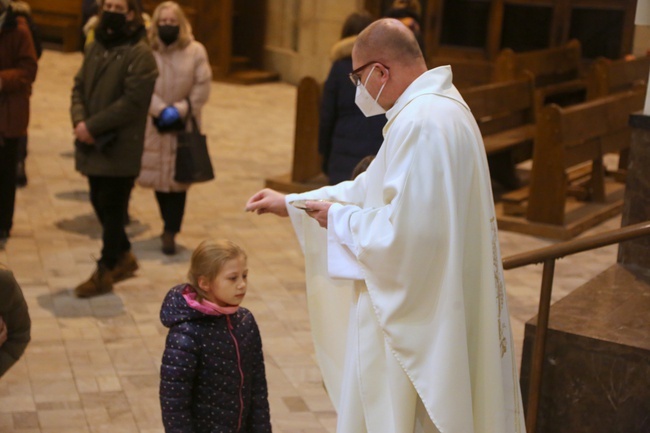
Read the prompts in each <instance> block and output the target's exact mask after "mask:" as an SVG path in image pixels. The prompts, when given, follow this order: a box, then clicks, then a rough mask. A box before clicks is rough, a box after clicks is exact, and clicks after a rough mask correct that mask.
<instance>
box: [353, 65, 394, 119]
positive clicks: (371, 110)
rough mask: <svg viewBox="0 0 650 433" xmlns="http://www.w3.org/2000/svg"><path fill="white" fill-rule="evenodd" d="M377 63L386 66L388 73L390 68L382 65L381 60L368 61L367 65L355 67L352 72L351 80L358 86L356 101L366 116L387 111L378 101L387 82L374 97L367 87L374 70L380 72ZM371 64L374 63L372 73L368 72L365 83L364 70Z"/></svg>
mask: <svg viewBox="0 0 650 433" xmlns="http://www.w3.org/2000/svg"><path fill="white" fill-rule="evenodd" d="M377 64H379V65H381V66H382V67H384V68H385V69H386V72H385V73H388V70H389V68H388V67H387V66H384V65H382V64H381V63H379V62H369V63H366V64H365V65H363V66H361V67H359V68H357V69H355V70H354V71H352V72H351V73H350V80H351V81H352V83H353V84H354V85H355V86H356V88H357V91H356V95H355V98H354V102H355V103H356V104H357V106H358V107H359V109H360V110H361V112H362V113H363V114H364V116H366V117H371V116H377V115H379V114H384V113H385V112H386V110H384V108H383V107H382V106H381V105H379V102H377V101H378V100H379V97H380V96H381V92H383V90H384V87H385V86H386V82H384V83H383V84H382V86H381V88H380V89H379V92H378V93H377V97H375V98H373V97H372V95H371V94H370V92H368V88H367V87H366V86H367V84H368V81H369V80H370V77H372V74H373V72H375V70H377V71H378V72H379V70H378V69H377ZM370 65H372V68H371V69H370V73H368V76H367V77H366V80H365V81H364V82H363V83H361V77H362V75H363V70H364V69H366V68H367V67H368V66H370Z"/></svg>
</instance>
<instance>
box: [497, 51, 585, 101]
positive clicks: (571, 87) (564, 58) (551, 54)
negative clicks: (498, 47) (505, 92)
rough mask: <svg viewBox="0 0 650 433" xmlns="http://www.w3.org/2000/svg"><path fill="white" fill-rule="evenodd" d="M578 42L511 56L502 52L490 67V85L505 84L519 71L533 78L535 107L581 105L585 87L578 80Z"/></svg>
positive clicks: (579, 57)
mask: <svg viewBox="0 0 650 433" xmlns="http://www.w3.org/2000/svg"><path fill="white" fill-rule="evenodd" d="M581 69H582V60H581V47H580V42H579V41H577V40H572V41H570V42H568V43H567V44H566V45H564V46H562V47H556V48H547V49H543V50H535V51H528V52H523V53H515V52H514V51H512V50H511V49H509V48H506V49H503V50H502V51H501V52H500V53H499V55H498V56H497V58H496V60H495V64H494V75H493V81H496V82H499V81H509V80H512V79H514V78H515V77H516V76H518V74H520V73H521V72H522V71H529V72H530V73H532V74H533V76H534V77H535V78H534V79H535V88H536V89H537V105H538V107H539V108H540V109H541V107H542V106H543V105H545V104H548V103H557V104H559V105H561V106H566V105H571V104H574V103H579V102H584V100H585V88H586V84H585V81H584V79H583V77H582V72H581Z"/></svg>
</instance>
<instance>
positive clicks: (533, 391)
mask: <svg viewBox="0 0 650 433" xmlns="http://www.w3.org/2000/svg"><path fill="white" fill-rule="evenodd" d="M647 235H650V221H646V222H643V223H639V224H634V225H630V226H626V227H622V228H620V229H616V230H611V231H608V232H605V233H600V234H597V235H593V236H587V237H584V238H581V239H574V240H570V241H567V242H562V243H559V244H555V245H551V246H548V247H545V248H540V249H537V250H533V251H529V252H526V253H521V254H515V255H514V256H510V257H506V258H505V259H503V269H505V270H509V269H515V268H519V267H522V266H526V265H531V264H534V263H544V269H543V271H542V287H541V290H540V294H539V307H538V311H537V328H536V329H535V341H534V344H533V359H532V361H531V364H532V366H531V370H530V383H529V387H528V400H527V405H526V406H527V408H526V431H527V432H528V433H535V430H536V427H537V414H538V411H539V396H540V391H541V384H542V373H543V367H544V353H545V351H546V333H547V330H548V318H549V312H550V309H551V291H552V288H553V287H552V286H553V273H554V272H555V260H557V259H559V258H562V257H565V256H569V255H572V254H576V253H580V252H583V251H587V250H592V249H596V248H600V247H605V246H607V245H612V244H617V243H620V242H624V241H628V240H631V239H636V238H639V237H642V236H647Z"/></svg>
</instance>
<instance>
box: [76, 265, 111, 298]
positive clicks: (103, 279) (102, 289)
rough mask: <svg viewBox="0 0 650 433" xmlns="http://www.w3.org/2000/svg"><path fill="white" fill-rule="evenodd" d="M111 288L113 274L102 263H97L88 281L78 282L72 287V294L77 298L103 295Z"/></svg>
mask: <svg viewBox="0 0 650 433" xmlns="http://www.w3.org/2000/svg"><path fill="white" fill-rule="evenodd" d="M112 290H113V275H112V274H111V271H110V269H108V268H107V267H106V266H105V265H103V264H102V263H97V269H96V270H95V272H93V274H92V275H91V276H90V278H89V279H88V281H85V282H83V283H81V284H79V285H78V286H77V287H76V288H75V289H74V294H75V295H77V297H79V298H90V297H92V296H97V295H103V294H104V293H108V292H111V291H112Z"/></svg>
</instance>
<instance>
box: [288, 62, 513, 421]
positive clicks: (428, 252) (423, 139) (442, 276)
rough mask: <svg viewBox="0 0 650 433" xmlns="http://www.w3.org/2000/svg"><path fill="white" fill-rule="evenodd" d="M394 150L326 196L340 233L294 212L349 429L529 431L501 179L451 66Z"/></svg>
mask: <svg viewBox="0 0 650 433" xmlns="http://www.w3.org/2000/svg"><path fill="white" fill-rule="evenodd" d="M386 116H387V118H388V122H387V124H386V126H385V128H384V143H383V145H382V147H381V149H380V150H379V153H378V154H377V157H376V158H375V160H374V161H373V162H372V163H371V164H370V167H369V168H368V170H367V171H366V172H365V173H364V174H362V175H360V176H359V177H357V178H356V179H355V180H354V181H349V182H343V183H341V184H338V185H335V186H329V187H324V188H321V189H318V190H315V191H310V192H307V193H303V194H292V195H288V196H287V202H288V203H290V202H291V201H293V200H296V199H327V200H332V201H338V202H341V203H343V204H335V205H333V206H332V207H331V208H330V210H329V214H328V229H327V230H325V229H322V228H320V227H319V226H318V224H317V223H316V222H315V221H314V220H313V219H311V218H309V217H308V216H307V215H306V214H305V213H304V212H303V211H300V210H298V209H295V208H293V207H292V206H290V205H289V206H287V207H288V209H289V214H290V216H291V220H292V223H293V224H294V228H295V230H296V233H297V235H298V238H299V239H300V243H301V245H302V248H303V251H304V253H305V264H306V266H305V268H306V278H307V293H308V306H309V312H310V320H311V326H312V333H313V338H314V345H315V350H316V356H317V359H318V362H319V366H320V368H321V372H322V375H323V381H324V383H325V386H326V388H327V391H328V393H329V395H330V398H331V399H332V402H333V404H334V406H335V408H336V410H337V413H338V425H337V431H338V433H364V432H369V433H411V432H418V433H420V432H424V433H438V432H442V433H523V432H525V426H524V420H523V410H522V404H521V396H520V392H519V382H518V379H517V370H516V368H515V364H514V353H513V344H512V336H511V332H510V321H509V317H508V308H507V302H506V294H505V286H504V282H503V270H502V267H501V254H500V251H499V244H498V238H497V228H496V218H495V213H494V205H493V201H492V192H491V187H490V176H489V173H488V168H487V162H486V157H485V151H484V147H483V142H482V139H481V134H480V131H479V130H478V127H477V125H476V122H475V121H474V118H473V116H472V114H471V112H470V110H469V108H468V107H467V105H466V104H465V102H464V101H463V99H462V98H461V96H460V94H459V93H458V91H457V90H456V88H455V87H454V86H453V85H452V83H451V69H450V68H449V67H448V66H444V67H439V68H436V69H433V70H431V71H428V72H426V73H425V74H423V75H422V76H420V77H419V78H418V79H417V80H416V81H415V82H413V83H412V84H411V86H409V88H408V89H407V90H406V91H405V92H404V93H403V94H402V96H400V98H399V99H398V100H397V102H396V103H395V105H394V106H393V108H391V109H390V110H389V111H388V112H387V113H386Z"/></svg>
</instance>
